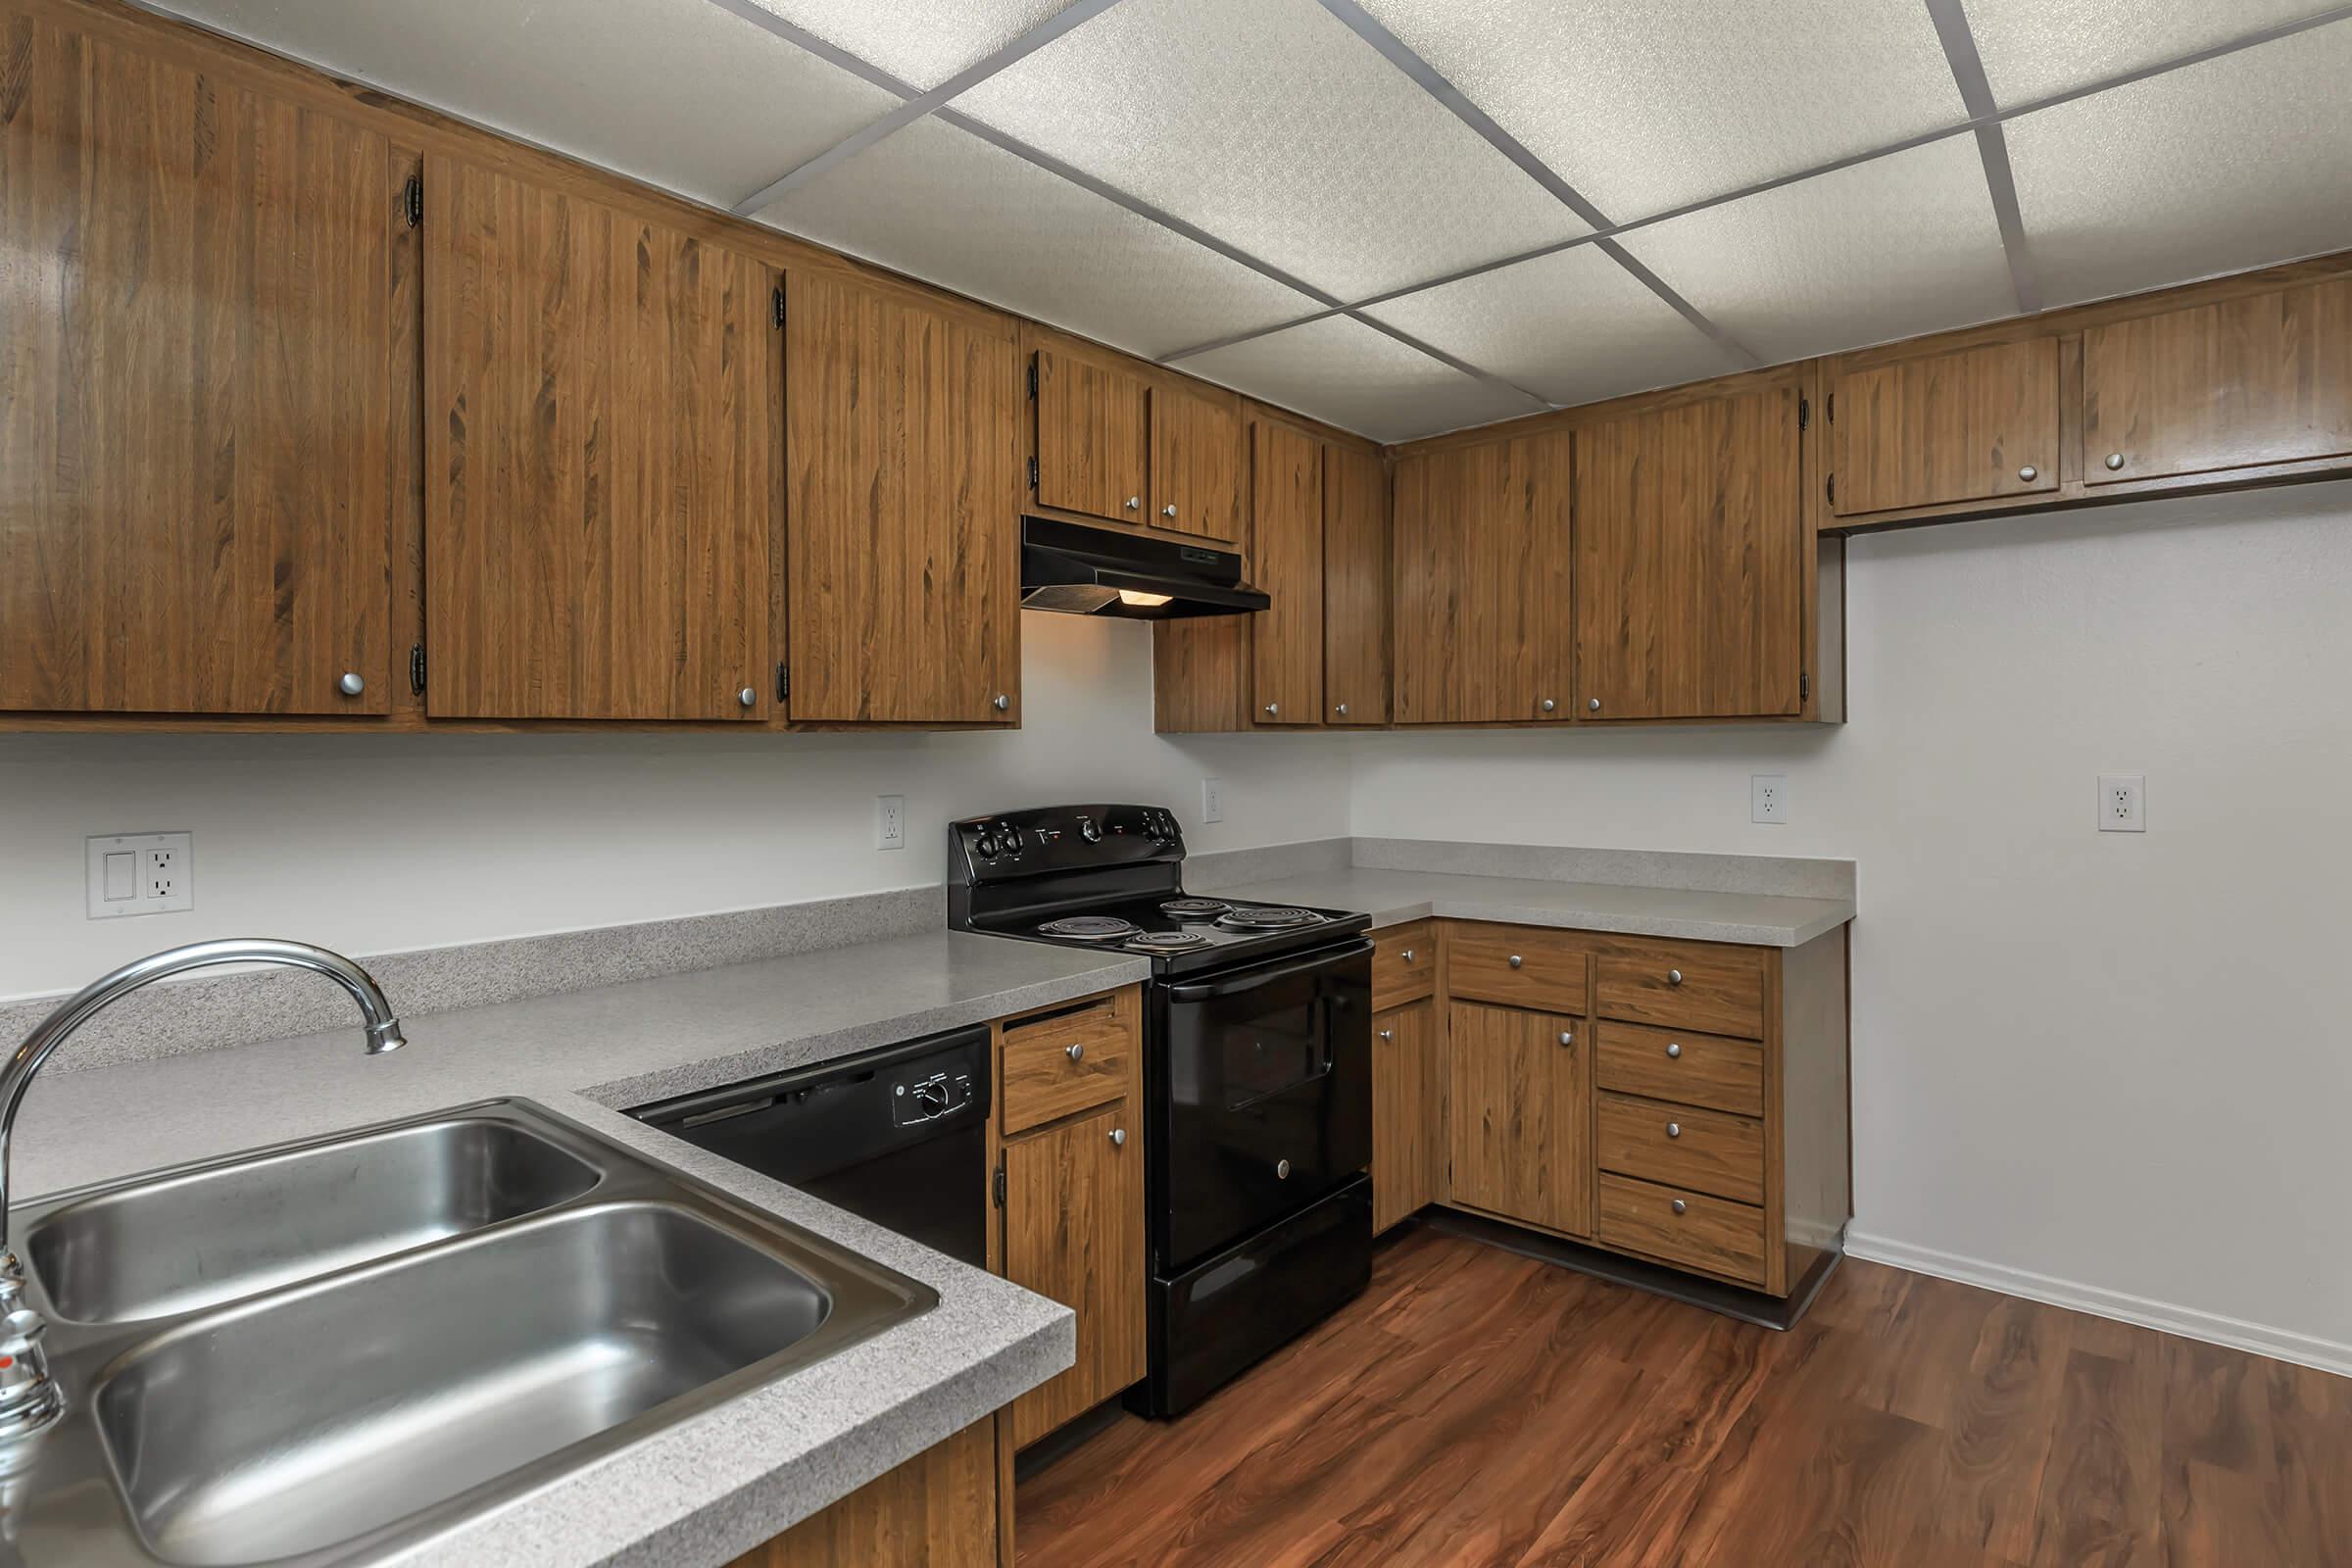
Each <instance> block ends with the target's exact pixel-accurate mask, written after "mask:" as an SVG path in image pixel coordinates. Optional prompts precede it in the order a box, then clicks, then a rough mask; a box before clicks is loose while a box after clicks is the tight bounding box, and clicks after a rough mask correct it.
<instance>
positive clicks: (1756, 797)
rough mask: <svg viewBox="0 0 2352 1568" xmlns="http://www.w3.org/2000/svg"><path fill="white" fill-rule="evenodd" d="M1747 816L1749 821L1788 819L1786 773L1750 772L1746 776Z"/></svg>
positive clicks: (1782, 821)
mask: <svg viewBox="0 0 2352 1568" xmlns="http://www.w3.org/2000/svg"><path fill="white" fill-rule="evenodd" d="M1747 818H1748V820H1749V821H1751V822H1773V823H1785V822H1787V821H1788V820H1789V775H1788V774H1786V773H1750V774H1749V775H1748V778H1747Z"/></svg>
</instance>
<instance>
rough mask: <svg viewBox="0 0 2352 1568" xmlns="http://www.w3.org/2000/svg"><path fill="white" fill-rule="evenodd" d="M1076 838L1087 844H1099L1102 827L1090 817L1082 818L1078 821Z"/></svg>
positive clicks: (1101, 837)
mask: <svg viewBox="0 0 2352 1568" xmlns="http://www.w3.org/2000/svg"><path fill="white" fill-rule="evenodd" d="M1078 836H1079V837H1080V838H1082V839H1084V840H1086V842H1087V843H1089V844H1100V843H1102V842H1103V825H1102V824H1101V823H1100V822H1097V821H1096V820H1095V819H1094V818H1093V817H1091V816H1082V817H1080V818H1079V819H1078Z"/></svg>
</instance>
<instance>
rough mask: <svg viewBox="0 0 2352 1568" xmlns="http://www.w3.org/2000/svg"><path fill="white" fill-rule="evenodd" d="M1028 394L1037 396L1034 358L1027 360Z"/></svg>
mask: <svg viewBox="0 0 2352 1568" xmlns="http://www.w3.org/2000/svg"><path fill="white" fill-rule="evenodd" d="M1029 395H1030V396H1031V397H1035V396H1037V362H1036V361H1035V360H1031V361H1030V362H1029Z"/></svg>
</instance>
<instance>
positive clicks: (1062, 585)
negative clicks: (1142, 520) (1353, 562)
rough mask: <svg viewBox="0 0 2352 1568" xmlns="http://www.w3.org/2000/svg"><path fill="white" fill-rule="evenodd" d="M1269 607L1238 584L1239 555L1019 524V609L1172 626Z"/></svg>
mask: <svg viewBox="0 0 2352 1568" xmlns="http://www.w3.org/2000/svg"><path fill="white" fill-rule="evenodd" d="M1270 603H1271V601H1270V600H1269V599H1267V597H1266V596H1265V595H1264V594H1263V593H1260V592H1259V591H1258V590H1257V589H1255V588H1252V587H1250V585H1249V584H1248V583H1246V582H1244V581H1242V558H1241V555H1240V553H1239V552H1237V551H1232V550H1218V549H1215V548H1213V547H1212V546H1210V545H1209V544H1208V543H1207V542H1206V541H1201V542H1194V541H1191V540H1176V539H1157V538H1153V537H1152V536H1151V535H1149V534H1144V533H1137V532H1132V531H1113V530H1111V529H1108V528H1094V527H1088V526H1086V525H1085V524H1082V523H1075V522H1063V521H1061V520H1060V519H1059V518H1055V517H1023V518H1022V519H1021V608H1022V609H1023V610H1054V611H1059V612H1060V613H1063V614H1066V615H1117V616H1124V617H1125V618H1127V619H1129V620H1176V619H1179V618H1182V617H1185V616H1191V615H1247V614H1250V613H1252V612H1255V611H1260V610H1263V609H1265V608H1266V606H1267V605H1268V604H1270Z"/></svg>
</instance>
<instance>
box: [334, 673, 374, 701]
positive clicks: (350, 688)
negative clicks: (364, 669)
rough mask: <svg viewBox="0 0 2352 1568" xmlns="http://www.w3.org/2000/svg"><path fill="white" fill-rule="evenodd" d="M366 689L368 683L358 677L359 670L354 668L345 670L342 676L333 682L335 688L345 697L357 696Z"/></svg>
mask: <svg viewBox="0 0 2352 1568" xmlns="http://www.w3.org/2000/svg"><path fill="white" fill-rule="evenodd" d="M367 689H368V683H367V682H366V681H364V680H362V679H360V672H359V671H358V670H356V669H347V670H345V671H344V672H343V678H342V679H341V680H339V681H337V682H335V690H337V691H339V692H341V693H342V694H343V695H344V696H346V697H357V696H359V695H360V693H362V692H364V691H366V690H367Z"/></svg>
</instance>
